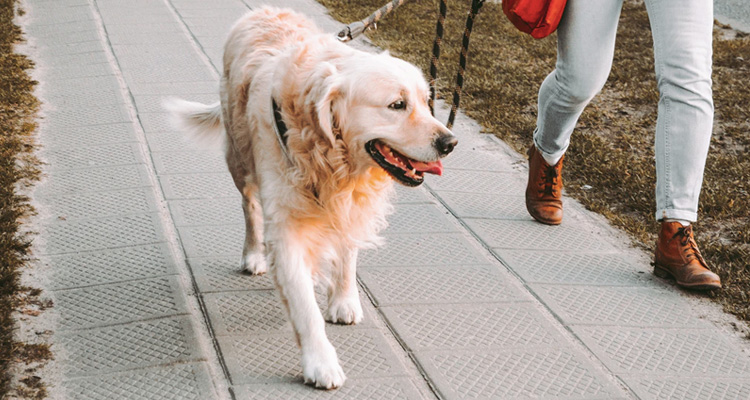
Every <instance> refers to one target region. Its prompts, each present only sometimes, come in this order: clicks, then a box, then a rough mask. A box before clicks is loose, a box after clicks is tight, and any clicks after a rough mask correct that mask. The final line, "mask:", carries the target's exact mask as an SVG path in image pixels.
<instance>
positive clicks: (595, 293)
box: [533, 285, 704, 328]
mask: <svg viewBox="0 0 750 400" xmlns="http://www.w3.org/2000/svg"><path fill="white" fill-rule="evenodd" d="M533 288H534V289H535V290H534V291H535V292H536V293H537V295H539V296H540V297H541V298H542V300H543V301H544V302H545V303H546V304H547V306H548V307H549V308H550V309H551V310H552V311H553V312H554V313H555V314H557V315H558V316H559V317H560V318H561V319H562V321H563V322H564V323H566V324H573V325H575V324H587V325H617V326H643V327H645V326H652V327H655V326H662V327H676V326H685V327H692V328H698V327H704V325H703V324H704V322H703V321H701V320H699V319H698V318H697V317H696V316H695V315H693V313H692V312H691V310H690V308H689V307H688V306H687V304H686V303H685V302H684V301H683V299H682V298H681V297H680V296H679V295H678V294H677V293H675V292H674V291H665V290H659V289H651V288H633V287H627V288H612V287H600V288H593V287H576V286H567V285H566V286H534V287H533Z"/></svg>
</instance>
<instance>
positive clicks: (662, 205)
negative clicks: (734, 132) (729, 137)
mask: <svg viewBox="0 0 750 400" xmlns="http://www.w3.org/2000/svg"><path fill="white" fill-rule="evenodd" d="M646 7H647V9H648V15H649V20H650V22H651V31H652V36H653V39H654V56H655V69H656V79H657V83H658V87H659V96H660V97H659V115H658V119H657V122H656V143H655V154H656V219H657V220H661V219H664V218H677V219H685V220H688V221H695V220H696V219H697V211H698V197H699V195H700V190H701V186H702V184H703V170H704V167H705V165H706V156H707V154H708V147H709V143H710V141H711V131H712V127H713V111H714V108H713V94H712V91H711V62H712V53H713V49H712V30H713V15H714V14H713V1H712V0H646Z"/></svg>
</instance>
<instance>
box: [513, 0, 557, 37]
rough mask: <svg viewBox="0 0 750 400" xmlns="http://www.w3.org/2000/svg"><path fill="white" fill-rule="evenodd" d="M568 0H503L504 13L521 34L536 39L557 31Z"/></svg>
mask: <svg viewBox="0 0 750 400" xmlns="http://www.w3.org/2000/svg"><path fill="white" fill-rule="evenodd" d="M566 1H567V0H503V12H504V13H505V15H507V16H508V19H510V22H512V23H513V25H515V26H516V28H518V29H519V30H520V31H521V32H525V33H528V34H530V35H531V36H532V37H534V38H536V39H541V38H543V37H547V36H549V34H550V33H552V32H554V31H555V29H557V25H558V24H559V23H560V18H562V14H563V10H565V2H566Z"/></svg>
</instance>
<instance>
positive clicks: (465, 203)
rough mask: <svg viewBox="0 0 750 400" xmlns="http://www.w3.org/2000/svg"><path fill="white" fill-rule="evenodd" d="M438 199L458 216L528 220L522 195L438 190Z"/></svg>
mask: <svg viewBox="0 0 750 400" xmlns="http://www.w3.org/2000/svg"><path fill="white" fill-rule="evenodd" d="M439 196H440V199H441V200H443V202H444V203H445V204H446V206H447V207H448V208H450V209H451V210H452V211H453V212H454V213H455V214H456V216H457V217H460V218H467V217H468V218H488V219H489V218H491V219H506V220H507V219H519V220H530V219H531V217H530V216H529V212H528V211H526V204H525V200H524V198H523V196H500V195H494V194H476V193H463V192H440V193H439Z"/></svg>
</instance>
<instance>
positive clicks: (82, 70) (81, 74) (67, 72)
mask: <svg viewBox="0 0 750 400" xmlns="http://www.w3.org/2000/svg"><path fill="white" fill-rule="evenodd" d="M97 43H98V41H97ZM99 76H114V72H113V70H112V66H111V65H110V64H109V63H104V62H103V63H99V64H87V65H57V66H50V67H49V68H46V69H45V70H44V78H45V79H49V80H50V81H62V80H66V79H79V78H91V77H99ZM118 97H119V96H118ZM114 100H119V99H118V98H117V97H115V99H114Z"/></svg>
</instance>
